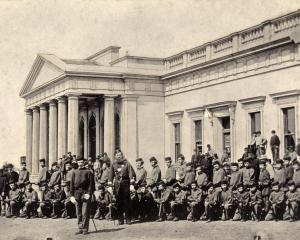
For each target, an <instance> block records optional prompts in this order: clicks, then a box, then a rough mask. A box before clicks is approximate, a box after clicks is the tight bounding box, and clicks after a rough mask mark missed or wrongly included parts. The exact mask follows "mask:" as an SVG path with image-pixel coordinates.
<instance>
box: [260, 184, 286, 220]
mask: <svg viewBox="0 0 300 240" xmlns="http://www.w3.org/2000/svg"><path fill="white" fill-rule="evenodd" d="M269 201H270V204H271V209H270V211H269V212H268V214H267V216H266V218H265V220H266V221H271V220H274V219H275V220H276V221H278V219H280V217H281V215H282V213H283V211H284V207H285V206H284V204H285V195H284V192H283V191H281V190H280V186H279V183H278V182H273V183H272V192H271V194H270V197H269Z"/></svg>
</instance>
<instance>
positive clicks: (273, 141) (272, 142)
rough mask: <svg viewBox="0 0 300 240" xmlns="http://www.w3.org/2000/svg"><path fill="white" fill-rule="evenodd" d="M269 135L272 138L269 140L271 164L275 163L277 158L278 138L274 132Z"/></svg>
mask: <svg viewBox="0 0 300 240" xmlns="http://www.w3.org/2000/svg"><path fill="white" fill-rule="evenodd" d="M271 134H272V137H271V139H270V147H271V152H272V158H273V162H275V161H276V160H277V159H278V158H279V146H280V140H279V137H278V136H277V135H276V132H275V130H272V131H271Z"/></svg>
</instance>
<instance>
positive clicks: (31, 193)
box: [23, 189, 38, 202]
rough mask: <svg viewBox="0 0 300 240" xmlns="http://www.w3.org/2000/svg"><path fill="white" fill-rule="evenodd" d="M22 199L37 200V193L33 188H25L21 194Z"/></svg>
mask: <svg viewBox="0 0 300 240" xmlns="http://www.w3.org/2000/svg"><path fill="white" fill-rule="evenodd" d="M23 201H25V202H27V201H31V202H37V201H38V194H37V192H36V191H35V190H33V189H31V190H29V191H28V190H26V191H25V192H24V195H23Z"/></svg>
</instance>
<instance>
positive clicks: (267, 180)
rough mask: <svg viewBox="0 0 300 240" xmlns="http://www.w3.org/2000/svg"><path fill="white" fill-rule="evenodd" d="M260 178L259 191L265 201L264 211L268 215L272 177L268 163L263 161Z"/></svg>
mask: <svg viewBox="0 0 300 240" xmlns="http://www.w3.org/2000/svg"><path fill="white" fill-rule="evenodd" d="M259 168H260V172H259V178H258V189H259V190H260V191H261V195H262V199H263V209H262V211H263V212H264V214H266V213H267V212H268V211H269V209H270V203H269V196H270V194H271V177H270V173H269V171H268V170H267V168H266V161H265V160H264V159H261V160H260V162H259Z"/></svg>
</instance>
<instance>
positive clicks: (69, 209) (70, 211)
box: [61, 181, 76, 219]
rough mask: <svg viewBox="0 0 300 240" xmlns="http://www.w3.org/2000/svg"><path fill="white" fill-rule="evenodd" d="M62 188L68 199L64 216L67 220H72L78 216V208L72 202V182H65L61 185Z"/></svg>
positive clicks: (65, 202)
mask: <svg viewBox="0 0 300 240" xmlns="http://www.w3.org/2000/svg"><path fill="white" fill-rule="evenodd" d="M61 186H62V188H63V189H64V191H65V195H66V199H65V201H64V204H65V210H64V213H63V215H62V217H63V218H65V219H70V218H73V217H75V216H76V208H75V205H74V203H72V201H71V194H70V182H69V181H63V182H62V184H61Z"/></svg>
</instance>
